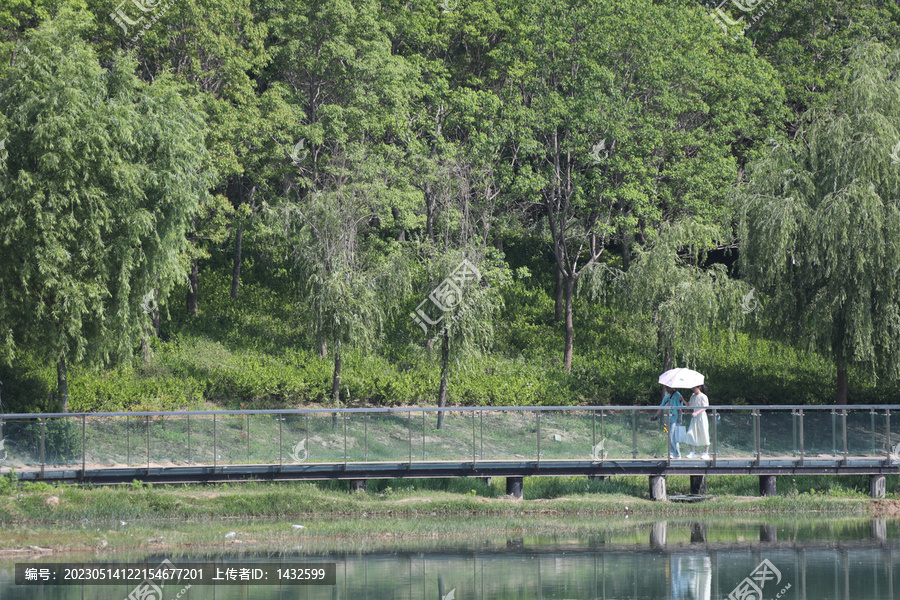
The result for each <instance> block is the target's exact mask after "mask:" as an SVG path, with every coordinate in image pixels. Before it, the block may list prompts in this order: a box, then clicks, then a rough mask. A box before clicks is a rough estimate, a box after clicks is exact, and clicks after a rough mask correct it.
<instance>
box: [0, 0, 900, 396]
mask: <svg viewBox="0 0 900 600" xmlns="http://www.w3.org/2000/svg"><path fill="white" fill-rule="evenodd" d="M713 8H715V7H713V6H712V5H710V6H704V5H703V3H699V4H698V3H694V2H688V1H687V0H672V1H668V2H659V1H653V0H624V1H622V2H606V1H602V0H579V1H574V0H572V1H570V0H551V1H547V2H539V3H522V2H513V1H512V0H484V1H482V2H469V1H467V0H444V1H440V2H435V1H433V0H412V1H409V2H403V3H400V2H396V1H394V0H383V1H382V2H376V1H375V0H338V1H331V0H329V1H328V2H320V1H318V0H241V1H237V2H223V1H222V0H173V1H171V2H166V3H163V2H149V1H147V0H144V1H141V0H134V1H133V2H128V3H120V4H118V5H117V6H112V5H110V4H108V3H106V2H100V1H99V0H16V1H14V2H11V3H7V4H5V5H4V6H3V7H2V8H0V178H2V179H0V351H2V355H0V379H2V380H3V381H4V383H5V385H4V387H3V389H2V393H3V397H2V398H3V402H4V405H3V408H4V409H6V410H9V409H15V410H23V411H25V410H56V409H58V408H59V407H60V403H61V406H62V409H63V410H66V409H75V410H111V409H134V408H171V407H178V406H197V405H199V404H200V403H202V402H204V401H213V402H218V403H222V404H225V405H228V406H229V407H240V406H246V407H249V406H254V407H255V406H297V405H300V404H304V403H311V402H312V403H327V404H329V405H337V404H341V403H345V402H350V403H375V404H392V405H398V404H408V403H434V404H439V405H441V406H443V405H444V404H445V403H465V404H491V405H493V404H506V405H513V404H532V403H543V404H549V405H553V404H569V403H602V404H609V403H635V402H637V403H645V402H654V401H655V400H656V396H657V393H658V392H657V390H656V386H655V381H656V375H657V374H658V372H659V371H660V370H661V369H663V368H665V367H668V366H670V365H674V364H689V365H691V366H694V367H696V368H698V369H699V370H701V371H703V372H705V373H707V375H708V377H709V382H710V390H711V398H713V401H715V402H719V403H732V402H735V403H743V402H753V403H756V402H763V403H767V402H821V401H823V399H826V398H830V397H832V394H830V393H828V392H826V391H825V390H826V389H828V388H834V386H835V382H837V384H838V388H839V393H838V400H839V401H846V400H850V401H866V402H873V401H876V400H880V401H890V400H891V399H892V397H893V393H894V391H895V390H896V385H895V383H894V382H895V381H896V380H897V376H898V373H900V368H898V367H897V365H898V364H900V361H898V360H897V358H896V357H897V355H898V352H897V351H896V349H895V346H896V344H897V342H896V339H897V331H898V328H900V325H898V321H897V317H896V315H898V314H900V303H898V302H900V300H898V294H896V293H894V290H895V287H896V284H895V283H894V279H896V277H897V275H896V273H897V269H898V267H900V253H898V251H897V250H896V249H895V248H894V246H895V245H896V244H897V239H900V230H897V227H898V225H897V224H896V223H895V221H896V220H897V219H896V215H895V214H894V213H895V212H896V207H895V206H894V203H895V202H896V199H897V197H898V196H897V191H898V190H897V189H896V187H897V181H898V177H900V157H897V158H896V160H895V159H894V158H895V156H896V155H897V153H898V152H900V122H898V119H900V109H898V108H897V101H898V95H897V85H896V81H897V76H898V72H897V69H898V68H900V67H898V63H897V61H895V60H893V59H891V58H890V57H891V56H893V54H892V53H893V52H894V50H893V49H894V48H896V47H897V46H898V42H897V39H900V38H898V37H897V36H896V35H895V34H896V32H897V29H898V25H900V10H898V7H897V5H896V3H895V2H893V1H890V0H878V1H876V2H825V3H811V2H810V1H809V0H787V1H785V2H783V3H779V4H777V5H774V6H769V5H768V4H767V5H766V6H765V7H764V8H763V7H760V6H757V9H756V12H755V13H753V14H749V13H748V14H743V13H742V12H741V11H740V10H738V8H737V7H736V5H735V7H732V8H731V9H728V8H724V9H722V8H720V9H717V11H718V12H711V9H713ZM741 8H742V9H743V10H744V13H746V12H747V11H746V7H745V6H743V5H741ZM723 10H724V12H723ZM716 15H718V16H716ZM723 15H724V16H723ZM798 15H802V17H803V18H798ZM713 16H715V18H712V17H713ZM739 17H740V18H739ZM860 57H869V59H870V60H869V62H865V60H863V59H862V58H860ZM871 57H876V59H872V58H871ZM893 144H897V146H896V147H892V146H893ZM891 150H893V154H891ZM739 256H740V260H739V261H738V260H737V258H738V257H739ZM796 260H800V265H801V266H800V267H797V268H794V267H791V266H788V263H789V262H790V263H791V265H793V264H796ZM738 266H739V268H738ZM752 286H755V287H752ZM801 338H802V340H803V342H804V343H798V342H799V340H800V339H801ZM773 340H775V341H773ZM138 349H141V350H142V351H141V352H137V353H136V351H137V350H138ZM817 385H818V386H820V387H818V388H816V386H817ZM876 385H877V387H876ZM54 388H55V389H56V396H55V398H54V399H53V401H52V402H49V403H48V401H47V398H48V397H49V396H50V394H51V391H50V390H52V389H54ZM69 396H71V401H69V400H68V399H69ZM67 403H68V404H67Z"/></svg>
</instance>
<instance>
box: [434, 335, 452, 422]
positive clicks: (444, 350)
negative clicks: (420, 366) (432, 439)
mask: <svg viewBox="0 0 900 600" xmlns="http://www.w3.org/2000/svg"><path fill="white" fill-rule="evenodd" d="M449 378H450V332H449V331H447V330H446V329H445V330H444V336H443V339H442V340H441V387H440V388H439V389H438V408H444V407H445V406H447V384H448V379H449ZM443 427H444V411H442V410H440V411H438V419H437V428H438V429H442V428H443Z"/></svg>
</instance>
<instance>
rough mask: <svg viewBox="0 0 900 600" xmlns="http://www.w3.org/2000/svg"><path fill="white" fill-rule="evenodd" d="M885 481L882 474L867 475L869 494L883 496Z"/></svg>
mask: <svg viewBox="0 0 900 600" xmlns="http://www.w3.org/2000/svg"><path fill="white" fill-rule="evenodd" d="M886 491H887V482H886V481H885V478H884V475H869V495H870V496H872V497H873V498H884V493H885V492H886Z"/></svg>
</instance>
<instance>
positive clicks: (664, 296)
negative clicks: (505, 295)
mask: <svg viewBox="0 0 900 600" xmlns="http://www.w3.org/2000/svg"><path fill="white" fill-rule="evenodd" d="M723 237H726V238H727V236H725V234H724V233H723V232H722V230H721V229H720V228H717V227H713V226H710V225H704V224H702V223H696V222H693V221H690V220H683V221H677V222H675V223H671V224H669V223H664V224H663V225H662V226H661V227H660V231H659V232H658V233H656V234H655V235H654V237H653V239H652V240H649V241H648V243H647V245H646V246H644V247H638V248H637V251H636V253H635V256H634V260H633V262H632V264H631V266H630V268H629V269H628V270H627V271H622V270H619V269H615V268H609V267H606V266H601V265H598V266H596V267H595V268H594V269H592V270H591V272H590V273H589V276H588V277H587V278H586V279H585V280H584V281H583V284H584V285H585V288H586V291H588V293H590V295H591V296H592V297H594V298H598V297H599V298H601V299H605V300H607V301H608V302H609V303H610V304H611V305H612V306H614V307H615V309H616V310H617V312H618V313H619V314H621V315H623V316H625V317H626V318H627V317H631V318H635V319H636V320H637V323H638V326H643V327H648V328H649V331H647V333H649V334H650V335H653V336H655V337H656V342H657V343H656V349H657V353H658V355H659V357H660V360H661V364H660V366H661V369H662V370H663V371H667V370H669V369H670V368H672V365H673V364H674V362H680V361H684V362H686V363H691V361H692V360H693V359H694V358H695V357H696V356H697V354H698V353H699V352H700V351H701V350H703V349H704V348H708V347H709V346H710V344H714V343H716V342H724V343H725V344H727V343H728V342H729V341H730V340H732V339H733V336H734V334H735V333H736V332H737V331H738V330H739V329H740V328H741V327H742V326H743V325H744V322H745V321H746V320H747V317H748V314H749V313H750V312H751V309H755V307H756V305H755V304H754V303H752V302H751V299H752V296H751V295H750V288H749V286H747V284H746V283H744V282H742V281H740V280H737V279H733V278H732V277H730V276H729V274H728V272H727V269H726V267H725V266H724V265H722V264H712V265H710V266H709V267H706V268H704V267H702V266H701V265H703V264H704V263H705V262H706V258H707V256H706V252H705V251H703V250H702V249H703V248H707V249H709V248H714V247H716V246H717V242H718V240H721V239H722V238H723ZM685 240H691V241H692V242H693V244H694V245H692V246H685ZM751 318H752V316H751ZM723 345H724V344H723ZM723 349H724V348H723ZM679 359H680V360H679ZM673 361H674V362H673Z"/></svg>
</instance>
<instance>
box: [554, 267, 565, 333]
mask: <svg viewBox="0 0 900 600" xmlns="http://www.w3.org/2000/svg"><path fill="white" fill-rule="evenodd" d="M565 289H566V288H565V278H564V277H563V272H562V270H561V269H560V268H559V265H557V267H556V306H555V308H554V313H553V317H554V319H555V320H556V321H557V322H559V321H562V320H563V316H565V311H566V294H565Z"/></svg>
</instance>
